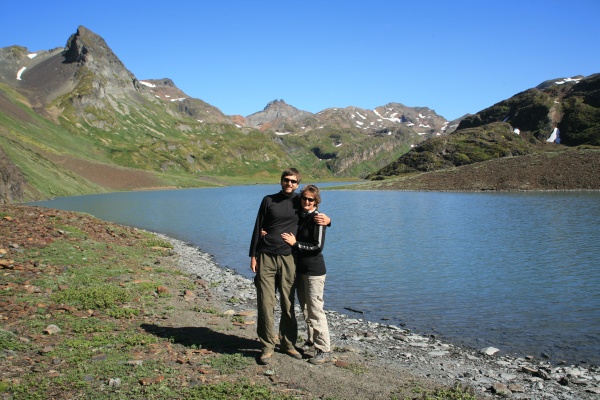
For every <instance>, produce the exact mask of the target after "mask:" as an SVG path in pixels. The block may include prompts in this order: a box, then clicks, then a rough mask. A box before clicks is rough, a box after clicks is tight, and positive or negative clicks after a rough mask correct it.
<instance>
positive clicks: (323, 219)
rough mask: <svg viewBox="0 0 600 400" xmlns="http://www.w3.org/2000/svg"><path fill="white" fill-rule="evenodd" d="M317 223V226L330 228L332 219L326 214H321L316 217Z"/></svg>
mask: <svg viewBox="0 0 600 400" xmlns="http://www.w3.org/2000/svg"><path fill="white" fill-rule="evenodd" d="M315 222H316V223H317V225H325V226H328V225H329V224H331V218H329V217H328V216H327V215H325V214H321V213H319V214H317V215H315Z"/></svg>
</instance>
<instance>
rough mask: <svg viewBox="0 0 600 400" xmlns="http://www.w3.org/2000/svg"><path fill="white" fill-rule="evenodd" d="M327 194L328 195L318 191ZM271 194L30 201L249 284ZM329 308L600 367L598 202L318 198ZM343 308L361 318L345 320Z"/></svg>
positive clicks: (198, 192)
mask: <svg viewBox="0 0 600 400" xmlns="http://www.w3.org/2000/svg"><path fill="white" fill-rule="evenodd" d="M324 186H325V185H324ZM278 190H279V186H278V185H255V186H237V187H225V188H216V189H186V190H169V191H150V192H130V193H112V194H101V195H93V196H79V197H70V198H61V199H56V200H52V201H47V202H38V203H32V204H36V205H42V206H47V207H52V208H58V209H64V210H74V211H84V212H87V213H90V214H92V215H94V216H96V217H98V218H101V219H103V220H107V221H113V222H117V223H120V224H123V225H129V226H136V227H139V228H143V229H147V230H150V231H155V232H161V233H164V234H166V235H168V236H171V237H174V238H177V239H180V240H183V241H185V242H188V243H190V244H193V245H195V246H198V247H199V248H200V249H202V251H205V252H207V253H210V254H212V255H214V257H215V259H216V261H217V262H218V263H219V264H220V265H221V266H223V267H229V268H232V269H235V270H237V271H238V272H239V273H241V274H243V275H245V276H247V277H250V276H251V275H252V274H251V272H250V270H249V265H250V262H249V258H248V247H249V243H250V236H251V232H252V228H253V225H254V220H255V217H256V212H257V210H258V206H259V204H260V201H261V199H262V197H263V196H264V195H265V194H268V193H275V192H277V191H278ZM322 197H323V203H322V205H321V210H322V211H323V212H325V213H326V214H327V215H329V216H330V217H331V218H332V220H333V224H332V227H331V228H329V229H328V231H327V243H326V247H325V251H324V255H325V260H326V263H327V267H328V274H327V285H326V290H325V302H326V307H327V308H329V309H332V310H336V311H339V312H343V313H346V314H349V315H351V316H353V317H356V318H365V319H368V320H372V321H374V322H384V323H389V324H394V325H402V326H404V327H406V328H409V329H411V330H413V331H416V332H418V333H421V334H436V335H438V336H439V337H440V338H441V339H443V340H445V341H448V342H455V343H460V344H463V345H467V346H470V347H473V348H477V349H479V348H483V347H487V346H494V347H497V348H499V349H501V352H502V353H503V354H510V355H520V356H524V355H534V356H540V355H541V354H546V355H548V356H549V357H550V360H551V361H560V360H564V361H567V362H569V363H590V364H600V249H599V247H598V246H599V243H600V224H599V223H598V222H599V221H600V193H598V192H583V193H579V192H569V193H562V192H561V193H438V192H393V191H342V190H339V191H338V190H331V191H325V192H324V193H323V195H322ZM346 308H350V309H353V310H360V311H362V312H363V314H359V313H353V312H352V311H348V310H347V309H346Z"/></svg>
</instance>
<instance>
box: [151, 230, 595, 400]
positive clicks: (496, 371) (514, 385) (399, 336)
mask: <svg viewBox="0 0 600 400" xmlns="http://www.w3.org/2000/svg"><path fill="white" fill-rule="evenodd" d="M154 234H155V235H157V236H158V237H160V238H162V239H164V240H166V241H168V242H170V243H171V244H172V245H173V250H174V252H175V253H176V254H177V256H178V262H177V267H178V268H179V269H181V270H182V271H184V272H186V273H188V274H189V275H195V276H197V277H198V278H201V279H203V280H205V281H207V282H208V283H209V286H210V290H211V292H213V294H214V295H215V296H216V298H218V299H219V303H220V304H221V305H222V306H223V308H233V309H234V311H236V312H237V311H241V310H242V309H245V310H248V309H253V310H255V309H256V294H255V289H254V285H253V283H252V281H251V280H250V279H248V278H246V277H244V276H242V275H240V274H239V273H237V272H236V271H235V270H232V269H228V268H223V267H221V266H219V265H218V264H217V263H216V261H215V260H214V258H213V257H212V256H211V255H210V254H208V253H204V252H202V251H201V250H200V249H199V248H198V247H195V246H193V245H190V244H188V243H185V242H183V241H181V240H178V239H174V238H171V237H168V236H166V235H163V234H160V233H156V232H154ZM232 299H236V301H234V302H232V301H231V300H232ZM299 311H300V310H299V307H298V305H297V304H296V317H297V318H298V316H299V315H301V313H300V312H299ZM326 313H327V317H328V322H329V328H330V334H331V338H332V346H333V348H334V350H333V354H334V357H335V354H336V353H339V352H352V353H357V354H365V355H374V356H375V358H376V362H378V363H379V364H380V365H382V366H387V367H391V368H399V369H402V370H406V371H410V373H412V374H414V375H417V376H423V377H427V378H428V379H432V380H435V381H437V382H439V383H440V384H444V385H448V386H452V385H454V384H456V383H460V384H462V385H465V386H469V387H471V388H473V389H474V390H475V391H476V393H477V394H478V395H480V396H489V395H491V394H496V395H503V396H507V397H510V398H515V399H526V398H532V397H531V396H533V398H539V397H548V396H549V397H552V396H554V397H555V398H558V399H575V398H576V399H597V398H600V397H599V396H600V367H599V366H589V367H587V366H586V367H583V366H581V365H574V364H571V365H553V364H551V363H550V362H546V361H544V360H538V359H533V358H530V357H512V356H497V355H495V354H496V353H497V352H498V349H495V348H493V347H487V348H485V349H480V350H475V349H469V348H467V347H465V346H462V345H457V344H451V343H444V342H442V341H441V340H439V339H437V338H435V337H432V336H421V335H419V334H416V333H412V332H410V331H409V330H406V329H403V328H401V327H397V326H394V325H386V324H381V323H377V322H371V321H366V320H363V319H362V318H353V317H351V316H349V315H347V314H343V313H338V312H336V311H326ZM278 315H279V314H278V311H277V310H276V319H278ZM298 327H299V335H300V336H303V335H305V327H304V322H303V321H301V319H299V323H298Z"/></svg>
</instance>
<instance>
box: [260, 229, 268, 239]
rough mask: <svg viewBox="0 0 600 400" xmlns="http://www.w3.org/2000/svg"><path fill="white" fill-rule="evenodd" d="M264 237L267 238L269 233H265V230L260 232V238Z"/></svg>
mask: <svg viewBox="0 0 600 400" xmlns="http://www.w3.org/2000/svg"><path fill="white" fill-rule="evenodd" d="M263 236H267V231H265V230H264V229H261V230H260V237H263Z"/></svg>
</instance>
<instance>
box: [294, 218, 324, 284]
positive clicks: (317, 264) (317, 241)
mask: <svg viewBox="0 0 600 400" xmlns="http://www.w3.org/2000/svg"><path fill="white" fill-rule="evenodd" d="M318 213H319V212H318V211H316V210H315V211H313V212H311V213H306V212H302V214H301V215H300V221H299V225H298V233H297V234H296V243H295V244H294V249H293V251H294V260H295V261H296V273H298V274H304V275H313V276H319V275H325V274H326V273H327V270H326V269H325V260H324V259H323V254H321V252H322V251H323V247H324V246H325V228H326V227H325V226H322V225H317V224H316V223H315V218H314V217H315V215H316V214H318Z"/></svg>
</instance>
